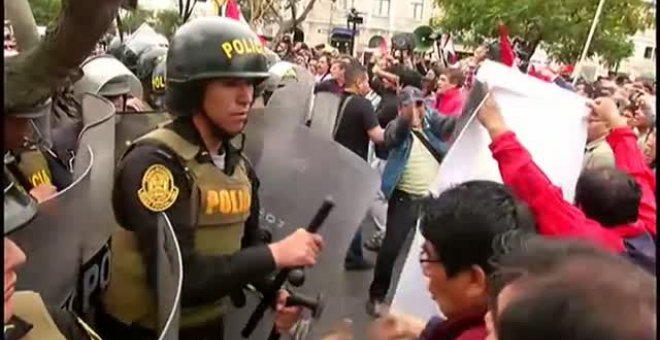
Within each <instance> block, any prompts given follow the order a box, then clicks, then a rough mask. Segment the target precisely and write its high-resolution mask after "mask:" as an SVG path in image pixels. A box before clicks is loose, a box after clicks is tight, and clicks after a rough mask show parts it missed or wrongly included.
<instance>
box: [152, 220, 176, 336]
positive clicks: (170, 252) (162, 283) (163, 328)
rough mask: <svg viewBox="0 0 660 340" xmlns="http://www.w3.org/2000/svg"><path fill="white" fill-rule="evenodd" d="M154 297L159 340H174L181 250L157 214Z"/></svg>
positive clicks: (167, 223) (170, 225)
mask: <svg viewBox="0 0 660 340" xmlns="http://www.w3.org/2000/svg"><path fill="white" fill-rule="evenodd" d="M156 249H158V258H157V263H158V264H157V266H158V267H157V269H156V270H157V277H158V279H157V280H158V281H157V283H156V284H157V294H158V295H157V296H158V329H159V333H160V335H159V337H158V339H159V340H178V337H179V313H180V311H179V307H180V300H181V287H182V285H183V267H182V264H183V262H182V260H181V249H179V243H178V242H177V238H176V235H175V234H174V229H173V228H172V224H171V223H170V220H169V218H168V217H167V215H166V214H165V213H160V214H158V246H157V247H156Z"/></svg>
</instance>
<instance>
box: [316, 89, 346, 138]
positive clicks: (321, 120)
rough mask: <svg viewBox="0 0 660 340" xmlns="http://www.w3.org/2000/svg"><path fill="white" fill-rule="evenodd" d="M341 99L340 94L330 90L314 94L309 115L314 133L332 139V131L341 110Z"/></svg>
mask: <svg viewBox="0 0 660 340" xmlns="http://www.w3.org/2000/svg"><path fill="white" fill-rule="evenodd" d="M339 101H340V98H339V96H338V95H336V94H334V93H330V92H319V93H317V94H316V95H314V104H313V106H312V110H311V114H310V117H309V119H310V120H311V125H310V128H311V130H312V131H313V132H314V134H316V135H318V136H321V137H323V138H330V139H332V131H333V129H334V127H335V122H336V121H337V113H338V111H339Z"/></svg>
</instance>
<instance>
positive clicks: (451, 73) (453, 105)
mask: <svg viewBox="0 0 660 340" xmlns="http://www.w3.org/2000/svg"><path fill="white" fill-rule="evenodd" d="M464 82H465V75H464V74H463V71H461V70H459V69H454V68H448V69H445V71H444V72H443V73H442V74H441V75H440V77H439V79H438V91H437V96H436V98H435V107H434V108H435V109H436V110H437V111H438V112H440V113H442V114H444V115H446V116H458V115H460V114H461V112H462V110H463V92H462V89H463V84H464Z"/></svg>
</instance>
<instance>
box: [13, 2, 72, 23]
mask: <svg viewBox="0 0 660 340" xmlns="http://www.w3.org/2000/svg"><path fill="white" fill-rule="evenodd" d="M7 1H10V0H7ZM28 2H29V3H30V7H31V8H32V13H33V14H34V20H35V21H36V22H37V25H39V26H48V25H49V24H50V23H51V22H53V21H55V19H57V16H58V15H59V14H60V8H61V7H62V1H61V0H28Z"/></svg>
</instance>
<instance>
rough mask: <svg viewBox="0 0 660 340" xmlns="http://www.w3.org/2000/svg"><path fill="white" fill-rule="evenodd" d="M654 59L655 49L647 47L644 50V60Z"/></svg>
mask: <svg viewBox="0 0 660 340" xmlns="http://www.w3.org/2000/svg"><path fill="white" fill-rule="evenodd" d="M654 57H655V48H653V47H650V46H649V47H647V48H645V49H644V59H653V58H654Z"/></svg>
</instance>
